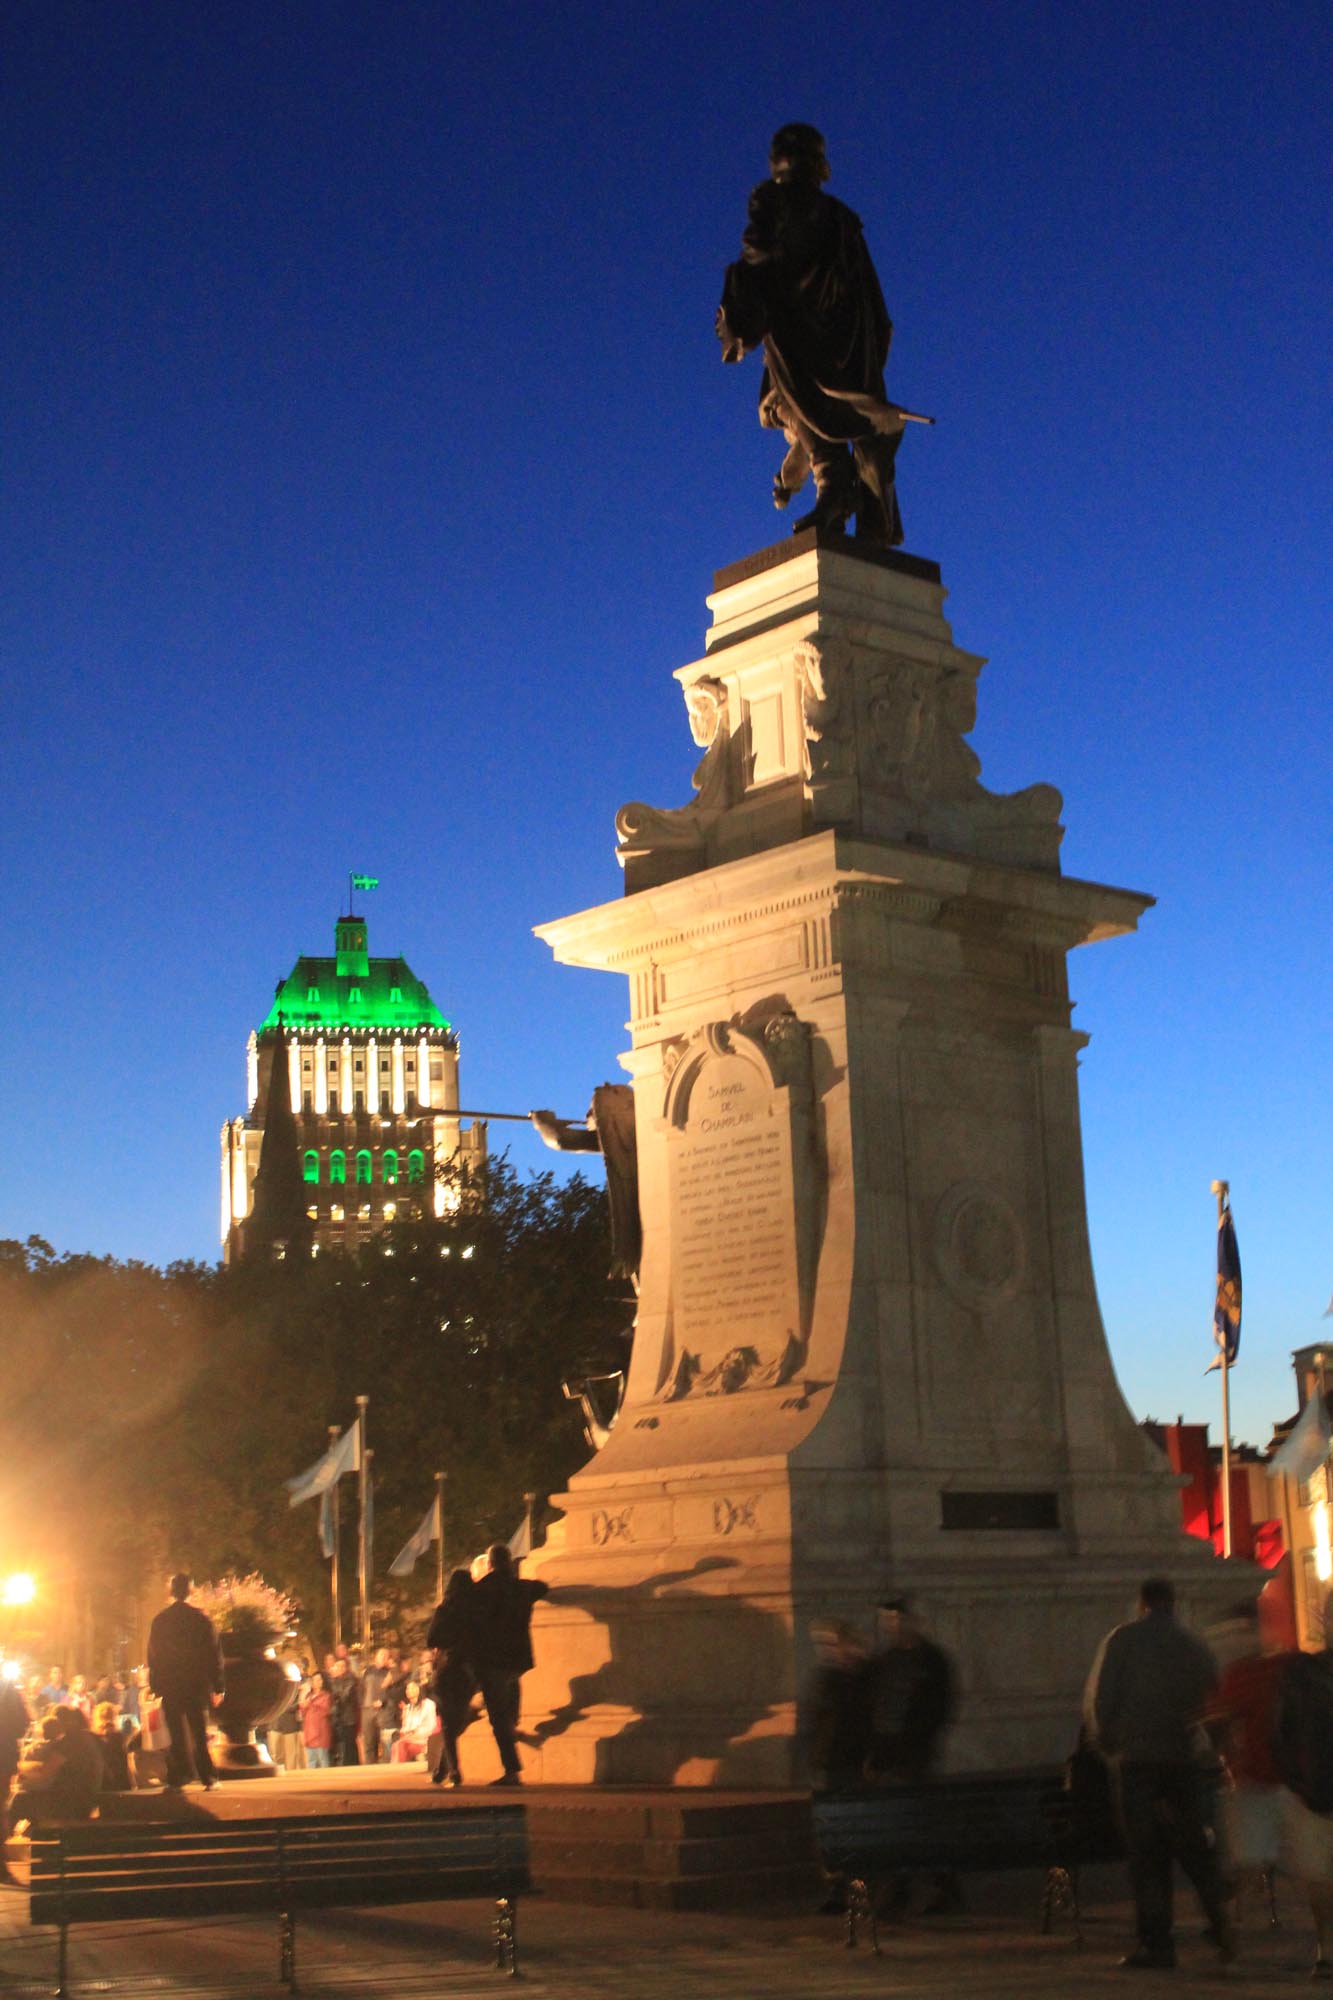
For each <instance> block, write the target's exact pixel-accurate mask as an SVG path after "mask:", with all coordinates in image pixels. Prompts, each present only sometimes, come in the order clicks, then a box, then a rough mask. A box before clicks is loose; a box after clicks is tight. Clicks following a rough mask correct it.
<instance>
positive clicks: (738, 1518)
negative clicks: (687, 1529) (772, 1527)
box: [713, 1493, 759, 1535]
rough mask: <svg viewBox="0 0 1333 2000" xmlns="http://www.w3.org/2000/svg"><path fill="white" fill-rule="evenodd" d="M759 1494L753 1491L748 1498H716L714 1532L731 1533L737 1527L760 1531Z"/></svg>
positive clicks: (717, 1533)
mask: <svg viewBox="0 0 1333 2000" xmlns="http://www.w3.org/2000/svg"><path fill="white" fill-rule="evenodd" d="M758 1509H759V1495H758V1494H757V1493H752V1494H751V1495H750V1497H749V1499H748V1500H740V1501H734V1500H726V1499H722V1500H715V1501H714V1502H713V1533H714V1534H715V1535H731V1534H734V1533H735V1532H736V1530H737V1528H750V1529H752V1530H754V1531H756V1532H757V1531H758V1527H759V1512H758Z"/></svg>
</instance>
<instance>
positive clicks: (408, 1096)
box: [222, 915, 486, 1262]
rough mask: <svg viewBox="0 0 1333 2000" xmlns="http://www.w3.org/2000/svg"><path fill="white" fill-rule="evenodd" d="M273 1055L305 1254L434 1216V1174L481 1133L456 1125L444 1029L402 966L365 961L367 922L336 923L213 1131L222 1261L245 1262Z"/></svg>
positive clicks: (454, 1071) (453, 1071) (286, 994)
mask: <svg viewBox="0 0 1333 2000" xmlns="http://www.w3.org/2000/svg"><path fill="white" fill-rule="evenodd" d="M279 1060H285V1061H286V1064H287V1077H288V1082H289V1085H290V1089H291V1103H292V1111H293V1114H294V1121H295V1128H296V1135H295V1147H296V1160H295V1163H294V1164H295V1167H296V1169H297V1170H298V1171H299V1173H300V1176H301V1180H302V1183H303V1185H304V1188H305V1191H306V1196H307V1208H306V1213H307V1216H308V1218H309V1220H310V1222H311V1224H312V1225H313V1246H314V1249H315V1251H316V1253H318V1252H319V1251H320V1250H324V1249H329V1248H332V1247H333V1246H335V1245H338V1246H342V1247H346V1248H348V1249H353V1248H355V1247H356V1246H357V1245H359V1244H360V1243H362V1242H364V1241H365V1240H366V1238H367V1237H368V1236H370V1235H372V1234H373V1233H374V1231H375V1230H377V1229H379V1228H380V1227H382V1226H383V1224H384V1223H386V1222H392V1221H394V1220H408V1219H411V1218H425V1217H428V1216H432V1215H440V1214H442V1213H443V1210H444V1203H445V1189H444V1188H443V1186H442V1185H441V1183H440V1181H439V1180H438V1179H437V1177H436V1168H437V1166H440V1165H443V1164H444V1163H445V1162H447V1161H449V1160H450V1159H453V1158H454V1157H455V1156H460V1157H461V1158H462V1159H463V1160H464V1161H469V1160H472V1161H475V1160H479V1159H482V1158H484V1157H485V1152H486V1128H485V1126H484V1124H482V1123H481V1122H480V1121H477V1122H474V1123H473V1124H472V1125H469V1126H464V1125H461V1124H460V1122H459V1117H458V1036H457V1035H456V1034H455V1032H454V1030H453V1028H452V1026H451V1025H450V1023H449V1022H448V1021H446V1020H445V1018H444V1016H443V1015H442V1014H441V1012H440V1010H439V1008H438V1007H437V1006H436V1005H435V1002H434V1001H433V1000H432V999H431V997H430V993H429V992H428V991H427V988H426V986H425V984H424V982H423V981H422V980H420V979H418V978H417V976H416V974H415V973H414V972H413V971H412V969H411V967H410V966H409V965H408V963H407V961H406V960H405V959H403V958H372V957H371V956H370V955H369V951H368V949H367V931H366V920H365V918H364V917H360V916H355V915H349V916H345V917H339V918H338V920H337V925H336V928H335V933H334V950H333V953H332V955H331V956H330V957H327V958H312V957H307V956H305V955H304V954H303V955H302V956H301V957H300V958H298V959H297V961H296V964H295V965H294V966H293V968H292V970H291V972H290V973H289V974H288V975H287V977H286V978H285V979H282V980H279V982H278V986H277V990H276V992H275V994H274V999H273V1005H272V1006H271V1007H270V1008H269V1011H268V1013H267V1014H266V1015H265V1017H264V1019H263V1020H262V1021H261V1022H260V1024H259V1026H258V1027H257V1028H256V1029H254V1030H253V1032H252V1033H251V1035H250V1040H249V1044H248V1049H247V1080H248V1085H249V1090H248V1097H249V1110H248V1111H247V1112H246V1115H245V1116H244V1117H243V1118H231V1119H228V1121H227V1122H226V1124H225V1125H224V1126H223V1128H222V1243H223V1251H224V1255H225V1256H226V1258H227V1260H228V1262H230V1261H231V1260H232V1259H233V1258H234V1257H236V1256H242V1255H245V1254H246V1247H245V1233H246V1232H245V1228H244V1225H245V1222H246V1219H247V1218H248V1217H249V1215H250V1213H251V1210H252V1208H253V1205H254V1185H255V1176H256V1174H257V1173H258V1171H259V1162H260V1154H261V1152H262V1149H263V1143H264V1125H265V1114H266V1110H267V1106H268V1103H269V1095H270V1090H271V1086H272V1078H273V1066H274V1063H275V1062H277V1061H279ZM271 1165H272V1163H269V1170H271Z"/></svg>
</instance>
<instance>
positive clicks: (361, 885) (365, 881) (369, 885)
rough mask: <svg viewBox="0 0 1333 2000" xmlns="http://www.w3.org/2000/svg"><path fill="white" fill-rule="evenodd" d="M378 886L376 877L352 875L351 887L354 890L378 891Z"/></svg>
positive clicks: (377, 877) (378, 882) (378, 880)
mask: <svg viewBox="0 0 1333 2000" xmlns="http://www.w3.org/2000/svg"><path fill="white" fill-rule="evenodd" d="M379 886H380V878H379V876H378V875H353V877H352V887H353V888H354V889H378V888H379Z"/></svg>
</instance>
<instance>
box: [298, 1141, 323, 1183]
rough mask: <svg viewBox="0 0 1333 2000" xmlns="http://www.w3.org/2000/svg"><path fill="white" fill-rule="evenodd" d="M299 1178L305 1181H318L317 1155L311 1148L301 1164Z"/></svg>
mask: <svg viewBox="0 0 1333 2000" xmlns="http://www.w3.org/2000/svg"><path fill="white" fill-rule="evenodd" d="M301 1178H302V1179H303V1180H307V1181H317V1180H318V1179H319V1154H318V1153H317V1152H315V1150H314V1148H313V1147H312V1148H311V1150H310V1151H309V1152H308V1153H307V1154H306V1156H305V1158H304V1160H303V1161H302V1162H301Z"/></svg>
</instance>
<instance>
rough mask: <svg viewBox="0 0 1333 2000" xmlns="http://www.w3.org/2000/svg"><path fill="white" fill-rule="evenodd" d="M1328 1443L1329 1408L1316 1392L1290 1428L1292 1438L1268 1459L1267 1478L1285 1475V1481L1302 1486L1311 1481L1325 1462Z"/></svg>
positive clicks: (1284, 1441) (1316, 1390)
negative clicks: (1298, 1481) (1298, 1482)
mask: <svg viewBox="0 0 1333 2000" xmlns="http://www.w3.org/2000/svg"><path fill="white" fill-rule="evenodd" d="M1329 1442H1330V1434H1329V1423H1328V1405H1327V1404H1326V1403H1325V1401H1324V1399H1323V1397H1322V1396H1321V1395H1320V1393H1319V1391H1318V1389H1315V1390H1314V1392H1313V1393H1312V1395H1311V1396H1310V1399H1309V1401H1308V1402H1307V1403H1306V1405H1305V1408H1304V1409H1303V1410H1302V1411H1301V1414H1300V1416H1299V1417H1298V1418H1297V1420H1296V1422H1295V1424H1294V1425H1293V1426H1292V1430H1291V1435H1290V1436H1289V1437H1287V1438H1285V1439H1284V1440H1283V1442H1282V1443H1281V1444H1280V1445H1279V1446H1278V1448H1277V1450H1276V1451H1275V1452H1274V1453H1273V1456H1272V1457H1271V1458H1270V1459H1269V1461H1268V1476H1269V1478H1270V1479H1276V1478H1277V1477H1278V1476H1279V1474H1280V1473H1285V1474H1286V1475H1287V1478H1288V1479H1299V1480H1300V1481H1301V1483H1302V1484H1304V1482H1305V1481H1306V1480H1307V1479H1313V1477H1314V1475H1315V1473H1316V1472H1318V1470H1319V1468H1320V1466H1321V1465H1324V1464H1326V1463H1327V1461H1328V1448H1329Z"/></svg>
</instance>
